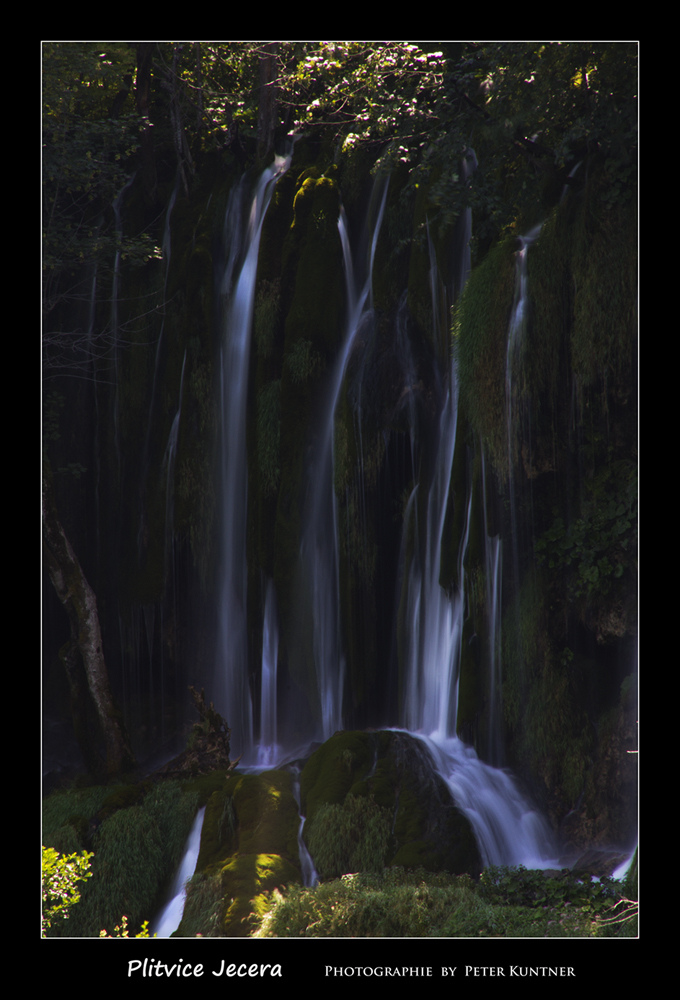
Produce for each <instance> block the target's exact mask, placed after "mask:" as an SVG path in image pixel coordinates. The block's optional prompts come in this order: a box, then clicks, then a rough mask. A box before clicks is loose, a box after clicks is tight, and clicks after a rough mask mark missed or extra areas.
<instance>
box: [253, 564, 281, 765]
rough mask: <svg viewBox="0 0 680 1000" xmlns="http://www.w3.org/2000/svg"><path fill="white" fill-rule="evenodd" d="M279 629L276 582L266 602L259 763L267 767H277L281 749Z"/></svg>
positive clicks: (269, 584) (271, 586)
mask: <svg viewBox="0 0 680 1000" xmlns="http://www.w3.org/2000/svg"><path fill="white" fill-rule="evenodd" d="M278 647H279V630H278V624H277V620H276V595H275V593H274V581H273V580H270V581H269V582H268V584H267V593H266V597H265V603H264V628H263V630H262V691H261V694H260V739H259V743H258V748H257V762H258V765H261V766H263V767H273V766H274V765H275V763H276V760H277V758H278V755H279V751H280V747H279V746H278V745H277V742H276V734H277V730H276V667H277V660H278Z"/></svg>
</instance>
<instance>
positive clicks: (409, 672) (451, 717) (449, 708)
mask: <svg viewBox="0 0 680 1000" xmlns="http://www.w3.org/2000/svg"><path fill="white" fill-rule="evenodd" d="M469 227H470V220H469V213H466V218H465V219H464V220H463V225H462V227H461V234H462V235H461V238H462V240H463V241H464V243H463V246H462V247H461V249H460V250H459V269H458V275H457V279H458V280H457V282H454V286H455V287H456V290H457V291H458V292H460V290H462V284H463V283H464V280H465V277H466V276H467V273H468V272H469V269H470V263H469V247H468V244H469V239H470V228H469ZM539 229H540V227H537V228H536V230H534V231H532V233H531V234H529V236H527V237H524V238H523V245H522V251H521V255H520V265H519V267H520V272H519V275H518V289H519V291H518V294H517V296H516V302H515V308H514V310H513V321H512V322H511V325H510V336H509V344H508V358H509V359H513V358H514V356H515V354H516V352H517V351H518V350H519V346H520V343H521V333H522V329H523V322H524V311H525V308H526V271H525V269H524V268H525V264H524V258H525V256H526V249H527V247H528V246H529V245H530V244H531V242H532V241H533V240H534V239H535V238H536V236H537V235H538V232H539ZM430 287H431V295H432V312H433V317H434V318H435V322H436V317H437V310H438V305H439V301H440V290H439V280H438V276H437V266H436V260H435V256H434V250H433V247H432V244H431V243H430ZM508 367H509V368H510V364H509V366H508ZM510 395H511V392H510V393H509V398H510ZM457 416H458V382H457V372H456V361H455V356H452V357H451V359H450V362H449V371H448V385H447V389H446V396H445V399H444V405H443V407H442V410H441V416H440V421H439V447H438V452H437V458H436V463H435V470H434V475H433V478H432V482H431V484H430V487H429V492H428V497H427V505H426V523H425V525H424V535H425V537H424V539H422V540H420V538H419V525H418V523H417V520H416V523H415V524H414V525H413V530H414V533H415V543H414V546H413V549H414V552H413V557H412V561H411V565H410V567H409V570H408V579H407V584H406V586H407V599H406V605H405V607H406V612H405V613H406V621H405V628H406V634H407V639H406V644H405V646H406V648H405V650H404V662H405V674H406V683H405V691H406V698H405V704H404V718H405V723H406V727H407V729H408V730H409V731H410V732H412V733H413V735H416V736H418V737H419V738H420V739H422V740H423V741H424V742H425V743H426V745H427V746H428V747H429V749H430V752H431V753H432V756H433V757H434V760H435V763H436V766H437V769H438V771H439V773H440V774H441V776H442V777H443V779H444V781H445V782H446V784H447V785H448V787H449V789H450V791H451V794H452V796H453V799H454V802H455V803H456V805H457V806H458V808H459V809H460V810H461V811H462V812H463V813H464V814H465V815H466V816H467V817H468V819H469V820H470V823H471V825H472V827H473V830H474V833H475V837H476V840H477V844H478V847H479V850H480V854H481V856H482V859H483V862H484V864H485V865H489V864H510V865H513V864H524V865H527V866H528V867H546V866H547V865H548V864H550V863H551V861H552V859H554V858H555V857H556V853H557V852H556V848H555V845H554V842H553V839H552V835H551V831H550V829H549V827H548V825H547V823H546V821H545V820H544V819H543V818H542V817H541V815H540V814H539V813H538V812H536V810H535V809H533V808H532V807H531V806H530V805H529V803H527V802H526V801H525V799H524V797H523V796H522V794H521V793H520V791H519V789H518V788H517V786H516V785H515V782H514V781H513V779H512V777H511V776H510V775H509V774H507V773H506V772H504V771H501V770H498V769H496V768H494V767H491V766H490V765H488V764H485V763H484V762H483V761H481V760H479V758H478V757H477V754H476V752H475V750H474V749H473V748H472V747H470V746H466V745H465V744H464V743H463V742H462V741H461V740H460V739H459V738H458V736H457V735H456V722H457V710H458V681H459V673H460V661H461V651H462V639H463V625H464V618H465V569H464V561H465V555H466V550H467V544H468V537H469V531H470V519H471V516H470V515H471V510H472V487H471V486H470V489H469V491H468V496H467V501H466V512H465V521H464V527H463V532H462V536H461V540H460V544H459V550H458V560H457V581H456V589H455V592H454V593H453V594H452V595H450V596H449V595H448V594H447V593H446V592H445V591H444V589H443V588H442V586H441V585H440V582H439V577H440V566H441V556H440V553H441V546H442V534H443V530H444V521H445V516H446V508H447V504H448V494H449V483H450V480H451V468H452V464H453V453H454V446H455V440H456V428H457ZM419 488H422V485H421V487H416V489H414V491H413V493H412V495H411V500H410V501H409V507H408V508H407V520H408V518H409V517H410V518H415V516H416V510H417V504H416V502H415V501H416V499H417V497H416V491H417V490H418V489H419ZM484 509H485V522H484V523H485V528H487V521H486V497H484ZM404 537H406V528H405V534H404ZM500 568H501V545H500V539H499V538H498V537H496V538H494V539H491V538H489V536H488V530H487V533H486V565H485V570H486V596H487V608H488V611H489V629H490V636H489V645H490V651H491V666H490V669H491V677H490V684H491V692H492V694H491V706H490V709H491V717H492V718H491V724H492V729H491V737H490V739H491V744H490V750H491V751H492V755H493V752H494V746H495V744H494V734H495V732H496V729H497V718H496V715H497V701H496V695H495V691H496V687H497V679H498V678H497V673H498V672H499V671H500V663H499V662H498V656H499V649H500V625H499V623H500Z"/></svg>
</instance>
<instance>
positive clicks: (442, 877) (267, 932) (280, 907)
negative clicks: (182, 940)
mask: <svg viewBox="0 0 680 1000" xmlns="http://www.w3.org/2000/svg"><path fill="white" fill-rule="evenodd" d="M533 874H534V875H536V876H540V875H541V873H533ZM619 909H620V907H619V908H616V909H614V900H612V902H611V905H609V904H608V905H607V906H606V907H604V908H603V909H602V910H601V913H600V914H597V913H595V912H594V910H593V909H592V906H590V905H589V904H587V903H585V904H583V905H573V904H571V903H569V902H567V903H562V902H560V903H555V904H547V905H545V906H540V907H538V908H536V907H535V906H533V905H531V904H525V905H517V904H512V903H510V904H508V903H504V902H500V901H499V900H492V899H489V898H485V894H484V892H483V891H481V890H480V887H479V886H478V885H477V884H475V883H474V882H473V880H472V879H471V878H470V877H469V876H466V875H463V876H455V875H450V874H448V873H446V872H440V873H437V874H433V873H429V872H425V871H423V870H420V871H418V870H416V871H411V872H407V871H404V870H403V869H399V868H389V869H386V870H385V871H383V872H381V873H375V874H351V875H345V876H343V877H342V878H341V879H337V880H334V881H331V882H326V883H324V884H323V885H320V886H318V887H317V888H316V889H302V888H299V887H295V888H292V889H288V890H286V891H280V890H274V891H273V892H272V893H270V894H269V895H268V897H267V898H266V899H263V900H261V901H260V913H259V914H258V915H257V916H256V918H255V919H256V921H257V924H258V926H257V929H256V930H255V931H254V936H255V937H474V938H478V937H494V938H499V937H513V938H515V937H540V938H545V937H548V938H551V937H583V938H592V937H610V936H622V937H630V936H635V935H636V934H637V918H636V917H631V918H630V919H628V920H625V921H623V920H621V921H617V917H616V914H617V912H618V910H619ZM611 921H615V922H611Z"/></svg>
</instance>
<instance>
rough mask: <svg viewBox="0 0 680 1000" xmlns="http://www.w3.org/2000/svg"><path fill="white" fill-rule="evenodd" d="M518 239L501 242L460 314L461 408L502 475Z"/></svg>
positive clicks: (477, 272) (476, 276)
mask: <svg viewBox="0 0 680 1000" xmlns="http://www.w3.org/2000/svg"><path fill="white" fill-rule="evenodd" d="M514 248H515V244H514V241H513V240H512V238H508V239H505V240H504V241H503V242H501V243H498V244H497V245H496V246H495V247H493V248H492V249H491V250H490V251H489V253H488V254H487V256H486V258H485V260H484V261H483V262H482V263H481V264H480V265H479V266H478V267H476V268H475V269H474V270H473V272H472V274H471V275H470V277H469V279H468V282H467V285H466V286H465V291H464V293H463V295H462V297H461V300H460V302H459V305H458V307H457V310H456V314H455V323H454V336H455V350H456V357H457V361H458V376H459V381H460V405H461V407H462V409H463V412H464V413H465V415H466V416H467V418H468V420H469V421H470V424H471V425H472V429H473V431H474V433H475V434H476V435H477V436H478V437H480V438H481V439H482V442H483V446H484V448H485V451H486V453H487V454H488V455H489V457H490V458H491V460H492V461H493V463H494V465H495V467H496V469H497V470H498V472H499V473H500V474H501V475H502V476H506V475H507V463H508V459H507V431H506V425H505V362H506V353H507V334H508V323H509V321H510V314H511V310H512V302H513V295H514V277H515V261H514V257H513V250H514Z"/></svg>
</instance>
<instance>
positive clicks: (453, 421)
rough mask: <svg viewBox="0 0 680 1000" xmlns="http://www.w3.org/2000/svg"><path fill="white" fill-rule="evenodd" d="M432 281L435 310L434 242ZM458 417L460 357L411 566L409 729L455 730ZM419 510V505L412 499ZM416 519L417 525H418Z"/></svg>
mask: <svg viewBox="0 0 680 1000" xmlns="http://www.w3.org/2000/svg"><path fill="white" fill-rule="evenodd" d="M430 275H431V280H430V287H431V294H432V301H433V315H434V316H435V317H436V315H437V308H436V307H437V301H438V299H439V288H438V276H437V267H436V260H435V254H434V248H433V246H432V244H431V243H430ZM457 420H458V381H457V376H456V368H455V359H453V358H452V359H451V361H450V366H449V381H448V387H447V391H446V396H445V400H444V406H443V408H442V411H441V416H440V420H439V449H438V452H437V459H436V464H435V470H434V476H433V479H432V483H431V485H430V489H429V493H428V498H427V507H426V512H427V514H426V523H425V539H424V543H423V544H421V543H420V542H419V539H418V537H417V533H416V540H415V545H414V555H413V559H412V562H411V566H410V569H409V577H408V585H407V587H408V590H407V592H408V598H407V609H408V610H407V629H408V635H409V646H408V653H407V659H406V664H405V672H406V702H405V706H404V717H405V721H406V726H407V728H408V729H409V730H413V731H415V730H420V731H422V732H427V733H438V734H439V735H440V736H441V737H446V736H448V735H449V733H450V732H451V731H454V732H455V726H456V714H457V700H458V671H459V663H460V644H461V641H462V632H463V613H464V609H465V590H464V585H463V581H464V569H463V559H464V557H465V550H466V547H467V536H468V529H469V521H470V516H469V515H470V504H471V500H472V494H471V493H470V496H469V499H468V505H467V515H466V523H465V529H464V533H463V539H462V541H461V545H460V549H459V556H458V586H457V589H456V593H455V594H454V596H453V597H452V598H449V596H448V595H447V594H446V593H445V591H444V590H443V588H442V587H441V586H440V583H439V575H440V568H441V545H442V534H443V531H444V520H445V517H446V508H447V503H448V495H449V483H450V481H451V466H452V464H453V451H454V445H455V441H456V426H457ZM413 509H414V512H415V510H416V505H415V504H414V505H413ZM417 527H418V526H417V525H416V529H417Z"/></svg>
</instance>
